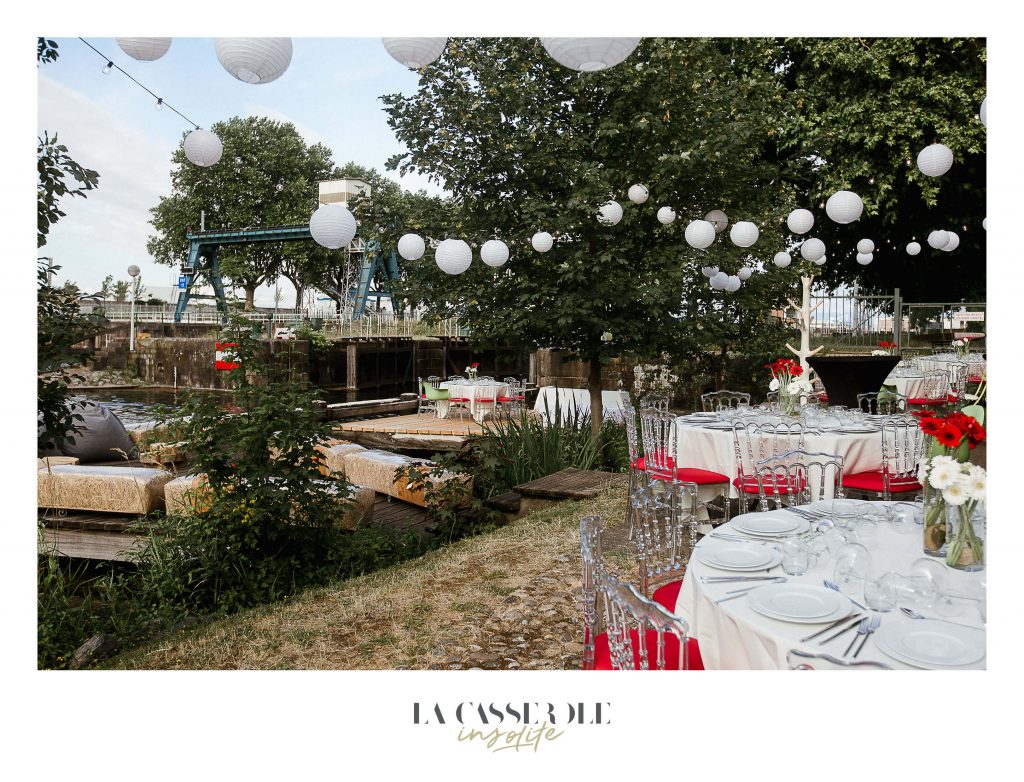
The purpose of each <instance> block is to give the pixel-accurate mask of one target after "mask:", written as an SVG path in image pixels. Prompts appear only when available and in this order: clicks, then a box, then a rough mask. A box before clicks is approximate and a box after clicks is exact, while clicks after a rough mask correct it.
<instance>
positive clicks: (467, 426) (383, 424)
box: [334, 413, 484, 452]
mask: <svg viewBox="0 0 1024 782" xmlns="http://www.w3.org/2000/svg"><path fill="white" fill-rule="evenodd" d="M334 431H335V433H336V434H337V435H338V436H339V437H343V438H345V439H346V440H351V441H352V442H355V443H359V444H360V445H365V446H368V447H370V448H391V449H401V450H418V451H431V452H436V451H457V450H459V449H460V448H462V445H463V443H465V442H466V439H467V438H469V437H475V436H478V435H481V434H483V431H484V430H483V427H482V426H481V425H480V424H478V423H477V422H476V421H474V420H473V419H472V418H469V417H466V418H438V417H437V416H435V415H434V414H433V413H418V414H413V415H394V416H388V417H386V418H374V419H371V420H367V421H351V422H349V423H344V424H340V425H339V426H336V427H335V429H334Z"/></svg>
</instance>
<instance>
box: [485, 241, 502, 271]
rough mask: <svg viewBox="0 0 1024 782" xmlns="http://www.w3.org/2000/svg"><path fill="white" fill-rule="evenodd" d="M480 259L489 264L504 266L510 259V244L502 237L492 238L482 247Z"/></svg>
mask: <svg viewBox="0 0 1024 782" xmlns="http://www.w3.org/2000/svg"><path fill="white" fill-rule="evenodd" d="M480 260H482V261H483V262H484V263H486V264H487V265H488V266H504V265H505V262H506V261H507V260H508V245H507V244H505V243H504V242H503V241H501V239H490V240H488V241H486V242H484V244H483V247H481V248H480Z"/></svg>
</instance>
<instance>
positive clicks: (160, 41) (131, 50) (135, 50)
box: [114, 38, 171, 62]
mask: <svg viewBox="0 0 1024 782" xmlns="http://www.w3.org/2000/svg"><path fill="white" fill-rule="evenodd" d="M114 40H115V41H117V45H118V46H119V47H120V49H121V51H122V52H124V53H125V54H127V55H128V56H129V57H131V58H132V59H133V60H138V61H139V62H152V61H153V60H159V59H160V58H161V57H163V56H164V55H165V54H167V51H168V50H169V49H170V48H171V39H170V38H115V39H114Z"/></svg>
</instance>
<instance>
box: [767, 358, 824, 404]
mask: <svg viewBox="0 0 1024 782" xmlns="http://www.w3.org/2000/svg"><path fill="white" fill-rule="evenodd" d="M765 367H767V368H768V369H770V370H771V372H772V380H771V382H770V383H769V384H768V390H769V391H777V392H778V394H779V412H781V413H782V414H783V415H792V414H793V413H795V412H796V409H797V407H799V406H800V398H801V397H806V396H807V395H808V394H810V393H812V392H813V391H814V386H812V385H811V382H810V381H809V380H807V379H806V378H802V377H801V375H803V373H804V368H803V367H802V366H800V364H798V363H797V362H796V361H793V360H792V359H790V358H780V359H776V360H775V361H773V362H772V363H771V364H765Z"/></svg>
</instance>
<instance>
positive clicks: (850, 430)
mask: <svg viewBox="0 0 1024 782" xmlns="http://www.w3.org/2000/svg"><path fill="white" fill-rule="evenodd" d="M836 431H837V432H840V433H842V434H875V433H877V432H880V431H881V429H878V428H875V427H873V426H872V427H867V426H841V427H839V429H837V430H836Z"/></svg>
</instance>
